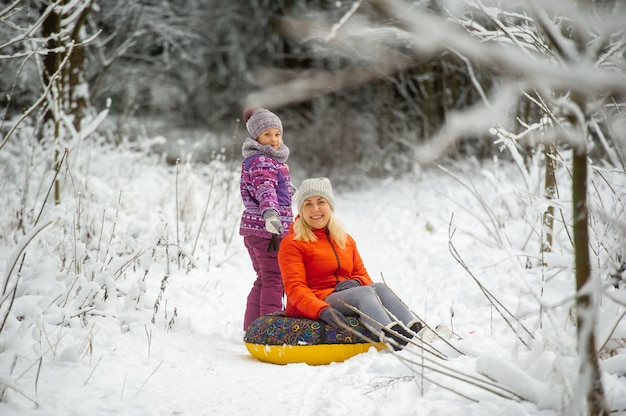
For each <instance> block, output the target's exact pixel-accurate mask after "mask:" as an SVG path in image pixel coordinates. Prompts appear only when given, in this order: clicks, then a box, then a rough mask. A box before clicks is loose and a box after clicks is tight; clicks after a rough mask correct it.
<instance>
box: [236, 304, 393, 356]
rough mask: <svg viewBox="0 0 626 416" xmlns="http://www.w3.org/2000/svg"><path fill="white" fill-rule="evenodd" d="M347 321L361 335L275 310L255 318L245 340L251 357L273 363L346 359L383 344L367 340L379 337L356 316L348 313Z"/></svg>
mask: <svg viewBox="0 0 626 416" xmlns="http://www.w3.org/2000/svg"><path fill="white" fill-rule="evenodd" d="M348 322H350V325H351V326H352V329H353V330H354V331H356V332H358V333H359V334H362V335H363V337H360V336H358V335H357V334H355V333H353V332H352V331H350V330H348V329H335V328H334V327H332V326H330V325H327V324H326V323H324V322H323V321H319V320H313V319H307V318H291V317H288V316H285V315H284V313H283V312H276V313H272V314H269V315H264V316H261V317H260V318H258V319H256V320H255V321H254V322H253V323H252V324H251V325H250V327H249V328H248V330H247V331H246V335H245V336H244V343H245V345H246V348H247V349H248V351H249V352H250V354H252V356H253V357H255V358H257V359H259V360H261V361H265V362H268V363H272V364H291V363H306V364H309V365H323V364H330V363H331V362H341V361H344V360H347V359H348V358H350V357H353V356H355V355H357V354H360V353H362V352H366V351H368V350H369V349H370V348H372V347H374V348H376V349H377V350H381V349H384V348H386V346H385V345H384V344H382V343H380V342H370V341H367V339H372V340H373V339H378V337H377V336H375V335H373V334H372V333H371V332H370V331H369V330H368V329H367V328H365V327H364V326H363V325H362V324H361V323H360V322H359V321H358V320H357V319H356V318H355V317H351V316H350V317H348ZM364 337H365V338H364Z"/></svg>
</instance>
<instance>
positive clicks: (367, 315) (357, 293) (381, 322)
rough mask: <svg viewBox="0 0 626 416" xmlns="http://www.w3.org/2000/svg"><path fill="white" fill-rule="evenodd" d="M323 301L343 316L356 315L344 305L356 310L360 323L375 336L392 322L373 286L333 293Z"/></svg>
mask: <svg viewBox="0 0 626 416" xmlns="http://www.w3.org/2000/svg"><path fill="white" fill-rule="evenodd" d="M325 301H326V302H327V303H328V304H329V305H330V306H332V307H333V308H335V309H337V310H338V311H339V312H341V313H343V314H344V315H356V314H357V313H356V312H354V311H353V310H352V309H350V308H349V307H348V306H346V304H348V305H350V306H352V307H354V308H356V309H358V310H359V311H360V312H361V314H360V321H361V322H362V323H363V325H365V326H366V327H367V329H369V330H370V331H372V332H373V333H375V334H378V333H380V330H381V327H383V326H387V325H389V324H391V323H392V322H393V320H392V319H391V318H390V317H389V314H388V313H387V312H386V311H385V308H384V307H383V305H382V303H381V301H380V299H379V298H378V295H377V294H376V290H375V289H374V287H373V285H368V286H357V287H354V288H351V289H346V290H342V291H340V292H333V293H331V294H330V295H328V296H327V297H326V299H325Z"/></svg>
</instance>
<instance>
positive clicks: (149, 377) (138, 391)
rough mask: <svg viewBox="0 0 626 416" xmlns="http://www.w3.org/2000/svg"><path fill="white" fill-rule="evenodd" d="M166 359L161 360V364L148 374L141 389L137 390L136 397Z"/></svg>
mask: <svg viewBox="0 0 626 416" xmlns="http://www.w3.org/2000/svg"><path fill="white" fill-rule="evenodd" d="M164 361H165V360H161V362H160V363H159V365H157V366H156V368H155V369H154V371H153V372H152V373H151V374H150V375H149V376H148V378H147V379H146V381H144V382H143V384H142V385H141V387H139V390H137V393H136V394H135V397H137V396H138V395H139V393H140V392H141V390H142V389H143V387H144V386H145V385H146V383H147V382H148V380H150V379H151V378H152V376H153V375H154V373H156V372H157V370H158V369H159V368H160V367H161V364H163V362H164Z"/></svg>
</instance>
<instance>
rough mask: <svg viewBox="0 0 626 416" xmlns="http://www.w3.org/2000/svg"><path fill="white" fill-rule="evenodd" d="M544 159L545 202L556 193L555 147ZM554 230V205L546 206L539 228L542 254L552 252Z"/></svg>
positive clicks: (551, 146) (549, 149)
mask: <svg viewBox="0 0 626 416" xmlns="http://www.w3.org/2000/svg"><path fill="white" fill-rule="evenodd" d="M544 154H545V158H546V177H545V183H544V194H545V197H546V199H547V200H549V201H551V200H553V199H554V197H555V196H556V195H557V192H556V189H557V188H556V173H555V172H556V161H555V160H554V158H555V157H556V145H555V144H552V145H550V147H549V148H548V149H546V151H545V153H544ZM553 230H554V205H552V204H550V205H548V208H547V209H546V211H545V212H544V213H543V224H542V228H541V234H542V242H541V251H542V253H551V252H552V234H553ZM543 265H544V266H547V262H546V260H545V258H544V260H543Z"/></svg>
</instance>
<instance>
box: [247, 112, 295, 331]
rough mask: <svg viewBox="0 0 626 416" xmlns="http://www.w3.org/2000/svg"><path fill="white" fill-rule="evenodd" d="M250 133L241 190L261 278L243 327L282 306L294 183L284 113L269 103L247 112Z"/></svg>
mask: <svg viewBox="0 0 626 416" xmlns="http://www.w3.org/2000/svg"><path fill="white" fill-rule="evenodd" d="M243 119H244V122H245V123H246V128H247V129H248V132H249V133H250V136H249V137H248V138H246V140H245V141H244V143H243V148H242V154H243V157H244V158H245V159H244V161H243V163H242V166H241V182H240V191H241V199H242V201H243V205H244V211H243V214H242V216H241V226H240V228H239V234H240V235H242V236H243V241H244V245H245V246H246V248H247V249H248V254H249V255H250V259H251V260H252V267H253V268H254V271H255V272H256V275H257V278H256V280H255V281H254V284H253V286H252V289H251V290H250V293H249V294H248V298H247V303H246V312H245V315H244V321H243V326H244V330H245V329H246V328H248V326H250V324H251V323H252V322H253V321H254V320H255V319H256V318H258V317H259V316H261V315H266V314H268V313H271V312H277V311H281V310H282V309H283V306H282V297H283V284H282V279H281V275H280V269H279V267H278V260H277V250H278V243H279V241H280V238H282V237H283V236H284V234H285V230H287V229H288V228H289V226H290V225H291V223H292V222H293V212H292V210H291V198H292V186H291V179H290V177H289V168H288V167H287V165H286V164H285V162H286V161H287V157H288V156H289V148H288V147H287V146H285V144H284V143H283V137H282V135H283V125H282V122H281V121H280V118H278V116H277V115H276V114H274V113H272V112H271V111H269V110H266V109H264V108H248V109H246V110H245V111H244V114H243Z"/></svg>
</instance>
